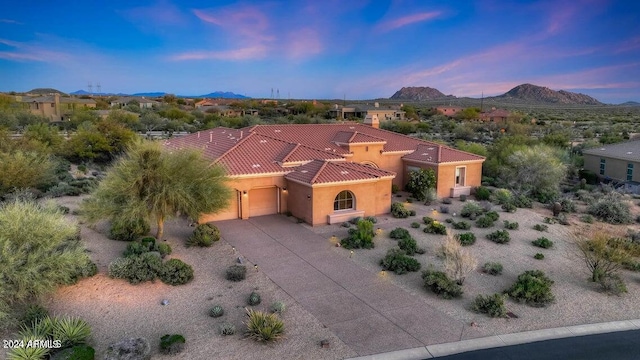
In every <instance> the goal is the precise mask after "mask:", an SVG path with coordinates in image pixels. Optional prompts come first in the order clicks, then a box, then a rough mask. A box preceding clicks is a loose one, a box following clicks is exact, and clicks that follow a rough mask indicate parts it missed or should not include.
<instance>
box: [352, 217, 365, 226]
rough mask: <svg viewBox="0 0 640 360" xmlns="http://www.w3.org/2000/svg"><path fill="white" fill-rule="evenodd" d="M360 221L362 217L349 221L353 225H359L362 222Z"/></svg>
mask: <svg viewBox="0 0 640 360" xmlns="http://www.w3.org/2000/svg"><path fill="white" fill-rule="evenodd" d="M360 220H362V217H361V216H356V217H354V218H351V219H349V223H351V224H353V225H356V224H357V223H359V222H360Z"/></svg>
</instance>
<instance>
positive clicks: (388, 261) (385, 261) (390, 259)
mask: <svg viewBox="0 0 640 360" xmlns="http://www.w3.org/2000/svg"><path fill="white" fill-rule="evenodd" d="M380 266H382V268H383V269H384V270H388V271H393V272H394V273H396V274H398V275H402V274H405V273H407V272H409V271H418V270H420V267H421V264H420V262H418V260H416V259H414V258H412V257H410V256H407V254H406V252H405V251H404V250H402V249H395V248H392V249H389V250H388V251H387V254H386V255H385V257H384V258H382V260H380Z"/></svg>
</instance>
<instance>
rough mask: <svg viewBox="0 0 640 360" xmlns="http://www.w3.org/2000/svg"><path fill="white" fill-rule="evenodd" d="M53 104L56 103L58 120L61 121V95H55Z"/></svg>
mask: <svg viewBox="0 0 640 360" xmlns="http://www.w3.org/2000/svg"><path fill="white" fill-rule="evenodd" d="M53 102H54V103H55V107H56V117H57V120H61V116H62V112H61V110H60V94H59V93H54V94H53Z"/></svg>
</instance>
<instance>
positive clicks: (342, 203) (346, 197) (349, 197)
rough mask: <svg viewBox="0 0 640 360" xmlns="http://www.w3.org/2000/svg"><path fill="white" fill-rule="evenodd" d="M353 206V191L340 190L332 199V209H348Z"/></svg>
mask: <svg viewBox="0 0 640 360" xmlns="http://www.w3.org/2000/svg"><path fill="white" fill-rule="evenodd" d="M354 208H355V199H354V197H353V193H352V192H351V191H349V190H344V191H341V192H340V193H339V194H338V196H336V199H335V200H334V201H333V210H349V209H354Z"/></svg>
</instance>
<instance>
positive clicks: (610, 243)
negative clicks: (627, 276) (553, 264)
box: [574, 230, 636, 282]
mask: <svg viewBox="0 0 640 360" xmlns="http://www.w3.org/2000/svg"><path fill="white" fill-rule="evenodd" d="M574 237H575V238H576V239H575V244H576V246H577V248H578V250H579V255H580V257H581V258H582V260H584V263H585V265H586V266H587V268H588V269H589V272H590V273H591V281H594V282H599V281H600V279H601V278H603V277H606V276H609V275H613V274H615V273H616V272H617V271H618V270H619V269H620V268H621V267H622V266H623V264H624V263H625V262H629V261H630V260H631V258H632V255H635V253H636V249H634V246H633V243H631V241H630V240H628V239H624V238H622V237H615V236H612V235H610V234H609V233H608V232H605V231H601V230H599V231H596V232H594V233H593V234H588V235H586V236H584V235H582V234H574Z"/></svg>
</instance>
